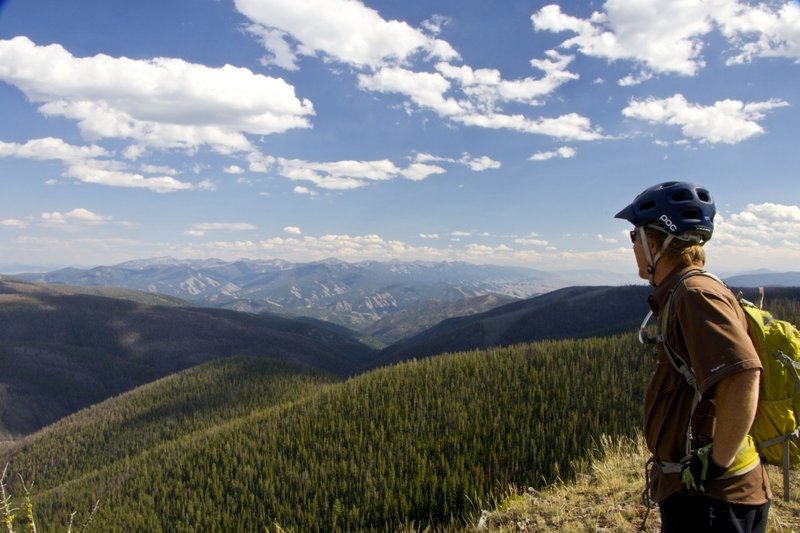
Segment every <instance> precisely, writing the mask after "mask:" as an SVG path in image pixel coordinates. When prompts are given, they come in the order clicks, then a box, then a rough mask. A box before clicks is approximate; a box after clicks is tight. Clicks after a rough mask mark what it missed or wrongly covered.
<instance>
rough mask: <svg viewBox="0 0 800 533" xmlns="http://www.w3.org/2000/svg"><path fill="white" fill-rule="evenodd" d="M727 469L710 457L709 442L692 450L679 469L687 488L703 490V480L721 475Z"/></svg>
mask: <svg viewBox="0 0 800 533" xmlns="http://www.w3.org/2000/svg"><path fill="white" fill-rule="evenodd" d="M727 471H728V469H727V468H725V467H724V466H720V465H718V464H717V463H715V462H714V459H712V458H711V445H710V444H709V445H707V446H703V447H702V448H698V449H696V450H694V451H693V452H692V454H691V455H690V456H689V460H688V461H686V462H685V463H684V465H683V468H682V469H681V482H683V484H684V485H686V488H688V489H695V490H697V491H700V492H704V491H705V487H703V482H704V481H709V480H712V479H717V478H719V477H722V475H723V474H725V472H727Z"/></svg>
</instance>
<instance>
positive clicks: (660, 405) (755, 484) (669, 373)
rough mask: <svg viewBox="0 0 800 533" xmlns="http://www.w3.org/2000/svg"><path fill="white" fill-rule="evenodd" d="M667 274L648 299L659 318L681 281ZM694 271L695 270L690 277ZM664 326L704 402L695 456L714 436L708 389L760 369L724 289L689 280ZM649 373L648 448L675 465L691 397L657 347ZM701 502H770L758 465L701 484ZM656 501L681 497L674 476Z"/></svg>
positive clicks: (696, 420) (664, 479) (660, 483)
mask: <svg viewBox="0 0 800 533" xmlns="http://www.w3.org/2000/svg"><path fill="white" fill-rule="evenodd" d="M690 270H693V269H692V268H686V269H682V270H676V271H674V272H672V273H671V274H670V275H669V276H667V278H666V279H665V280H664V281H663V282H662V283H661V284H660V285H659V286H658V287H657V288H656V290H655V291H654V293H653V295H652V296H651V297H650V305H651V307H652V308H653V312H654V314H655V315H656V317H657V318H658V321H659V324H661V321H662V319H663V317H662V316H661V315H662V310H663V309H664V305H665V303H666V300H667V296H668V294H669V291H670V290H671V289H672V288H673V287H674V286H675V284H676V283H677V282H678V280H679V279H680V277H681V275H683V274H684V273H686V272H688V271H690ZM695 270H696V269H695ZM668 312H669V318H668V320H667V328H668V331H667V332H666V335H667V339H668V340H669V342H670V344H671V346H672V347H673V348H674V349H675V351H676V352H677V353H678V354H680V355H681V356H682V357H683V358H684V359H685V360H686V362H687V364H689V366H690V367H691V368H692V371H693V373H694V375H695V377H696V379H697V386H698V389H699V390H700V392H701V393H702V394H703V399H702V400H701V401H700V404H699V405H698V406H697V408H696V410H695V412H694V416H693V417H692V434H693V437H694V443H693V445H692V447H693V448H698V447H701V446H704V445H706V444H708V443H710V442H711V441H712V435H713V432H714V405H713V403H712V402H711V401H710V400H711V399H713V393H714V386H715V385H716V384H717V383H719V382H720V381H721V380H722V379H724V378H726V377H728V376H731V375H733V374H736V373H737V372H742V371H744V370H748V369H753V368H758V369H760V368H761V362H760V360H759V358H758V354H757V353H756V351H755V348H754V347H753V343H752V342H751V341H750V338H749V337H748V335H747V322H746V319H745V316H744V313H743V311H742V309H741V307H740V306H739V303H738V302H737V301H736V298H735V297H734V295H733V294H732V293H731V291H730V290H728V288H727V287H725V286H724V285H722V284H721V283H719V282H718V281H716V280H714V279H711V278H709V277H707V276H691V277H689V278H686V280H685V281H684V282H683V283H681V284H680V286H679V287H678V288H677V289H676V290H675V293H674V294H673V296H672V300H671V302H670V305H669V310H668ZM654 362H655V370H654V372H653V375H652V377H651V378H650V383H649V384H648V386H647V391H646V392H645V404H644V434H645V440H646V441H647V445H648V448H649V449H650V451H651V452H652V453H653V455H654V457H655V458H656V459H658V460H660V461H666V462H679V461H680V460H681V458H683V457H684V455H685V449H686V428H687V424H688V422H689V415H690V411H691V406H692V400H693V398H694V394H695V391H694V389H693V388H692V387H691V386H690V385H689V384H688V383H687V382H686V379H685V378H684V377H683V375H681V374H680V373H678V371H676V370H675V369H674V368H673V366H672V365H671V364H670V361H669V359H668V358H667V355H666V353H665V352H664V347H663V345H661V344H659V346H658V349H657V350H656V352H655V354H654ZM705 488H706V492H705V494H706V495H707V496H711V497H713V498H717V499H720V500H725V501H729V502H733V503H742V504H750V505H759V504H762V503H765V502H766V501H767V500H768V499H770V498H771V495H772V494H771V491H770V487H769V480H768V479H767V474H766V470H765V469H764V467H763V465H759V466H758V467H757V468H755V469H754V470H751V471H750V472H748V473H746V474H744V475H741V476H736V477H732V478H729V479H724V480H713V481H710V482H706V483H705ZM654 491H655V492H654V494H655V496H654V497H655V500H656V501H662V500H664V499H666V498H667V497H668V496H670V495H671V494H673V493H674V492H677V491H681V492H684V493H687V494H688V493H689V492H687V491H688V489H686V488H685V487H684V486H683V485H682V484H681V481H680V474H663V475H662V476H661V477H660V478H659V479H657V480H656V482H655V485H654Z"/></svg>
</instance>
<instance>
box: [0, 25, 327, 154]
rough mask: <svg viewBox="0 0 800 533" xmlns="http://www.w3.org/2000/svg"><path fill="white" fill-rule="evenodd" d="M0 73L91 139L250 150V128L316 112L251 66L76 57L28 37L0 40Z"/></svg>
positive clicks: (304, 119)
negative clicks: (251, 68)
mask: <svg viewBox="0 0 800 533" xmlns="http://www.w3.org/2000/svg"><path fill="white" fill-rule="evenodd" d="M0 80H3V81H5V82H7V83H9V84H12V85H14V86H16V87H18V88H19V89H20V90H21V91H22V92H23V93H25V95H26V96H27V97H28V99H29V100H30V101H32V102H34V103H37V104H40V106H39V111H40V112H41V113H43V114H44V115H47V116H53V115H55V116H62V117H66V118H70V119H73V120H76V121H77V123H78V126H79V128H80V130H81V132H82V134H83V135H84V137H85V138H87V139H107V138H115V139H132V140H134V141H136V142H137V143H139V144H141V145H147V146H154V147H157V148H184V149H194V148H197V147H200V146H204V145H205V146H209V147H211V148H212V149H214V150H216V151H218V152H221V153H232V152H236V151H242V150H250V149H252V147H251V144H250V141H249V140H248V139H247V137H246V134H258V135H264V134H270V133H281V132H285V131H287V130H289V129H292V128H307V127H309V126H310V124H309V121H308V117H309V115H312V114H313V113H314V109H313V106H312V104H311V102H310V101H308V100H300V99H298V98H297V96H296V95H295V92H294V87H292V86H291V85H289V84H288V83H286V82H285V81H284V80H282V79H276V78H270V77H267V76H263V75H260V74H254V73H253V72H252V71H250V70H248V69H246V68H238V67H234V66H231V65H225V66H222V67H219V68H212V67H207V66H204V65H198V64H193V63H188V62H186V61H184V60H182V59H175V58H163V57H161V58H154V59H150V60H137V59H129V58H126V57H119V58H115V57H110V56H107V55H104V54H98V55H96V56H93V57H75V56H73V55H72V54H71V53H70V52H68V51H67V50H65V49H64V48H63V47H62V46H60V45H58V44H52V45H47V46H39V45H37V44H35V43H33V42H32V41H31V40H30V39H28V38H27V37H15V38H13V39H10V40H0ZM129 155H136V154H135V153H133V152H132V153H131V154H129Z"/></svg>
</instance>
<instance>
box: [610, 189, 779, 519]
mask: <svg viewBox="0 0 800 533" xmlns="http://www.w3.org/2000/svg"><path fill="white" fill-rule="evenodd" d="M715 214H716V209H715V205H714V200H713V198H712V197H711V194H710V193H709V191H708V190H707V189H705V188H704V187H701V186H698V185H695V184H692V183H688V182H679V181H671V182H665V183H660V184H658V185H655V186H653V187H650V188H648V189H646V190H645V191H644V192H642V193H641V194H639V195H638V196H637V197H636V198H635V199H634V200H633V202H631V203H630V204H629V205H628V206H626V207H625V208H624V209H622V211H620V212H619V213H617V215H616V218H621V219H624V220H627V221H628V222H630V223H631V224H633V226H634V229H633V230H632V231H631V232H630V237H631V241H632V243H633V253H634V256H635V259H636V264H637V267H638V270H639V276H640V277H642V278H643V279H646V280H648V281H649V282H650V284H651V285H652V286H653V287H654V290H653V293H652V294H651V295H650V297H649V299H648V303H649V305H650V308H651V309H652V310H653V314H654V315H655V316H656V319H657V322H658V324H659V331H661V332H662V335H661V336H660V337H659V338H658V339H657V341H656V342H657V348H656V350H655V353H654V363H655V369H654V371H653V374H652V376H651V378H650V381H649V383H648V385H647V389H646V392H645V399H644V436H645V440H646V442H647V446H648V448H649V450H650V452H651V453H652V455H653V458H652V459H651V461H650V462H649V463H648V478H649V479H648V488H647V489H646V491H645V492H646V495H647V497H648V500H650V499H652V501H655V502H657V503H658V506H659V509H660V513H661V531H663V532H673V531H678V532H680V533H685V532H686V531H736V532H739V531H742V532H744V531H753V532H762V531H766V527H767V516H768V512H769V505H770V500H771V498H772V492H771V488H770V484H769V479H768V477H767V473H766V470H765V468H764V465H762V464H761V461H760V460H759V458H758V454H757V452H756V450H755V446H754V444H753V441H752V438H750V436H749V435H748V431H749V429H750V426H751V424H752V422H753V419H754V417H755V414H756V406H757V401H758V390H759V378H760V373H761V363H760V361H759V358H758V354H757V353H756V351H755V347H754V346H753V344H752V341H751V340H750V338H749V337H748V335H747V323H746V321H745V316H744V313H743V312H742V309H741V307H740V306H739V304H738V302H737V300H736V298H735V296H734V295H733V294H732V293H731V291H730V290H729V289H728V288H727V287H726V286H725V285H724V284H723V283H722V282H721V281H719V280H718V279H716V278H713V277H712V276H708V275H697V274H698V273H699V272H700V271H703V269H704V267H705V262H706V254H705V249H704V247H703V245H704V244H705V243H706V242H708V240H709V239H711V235H712V233H713V231H714V216H715ZM662 328H663V329H662ZM687 367H688V368H687ZM687 370H688V372H687Z"/></svg>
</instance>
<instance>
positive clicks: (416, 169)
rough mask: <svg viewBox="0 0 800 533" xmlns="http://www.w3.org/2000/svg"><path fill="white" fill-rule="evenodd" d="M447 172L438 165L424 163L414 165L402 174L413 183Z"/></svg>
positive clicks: (401, 172) (402, 171)
mask: <svg viewBox="0 0 800 533" xmlns="http://www.w3.org/2000/svg"><path fill="white" fill-rule="evenodd" d="M445 172H447V171H446V170H445V169H443V168H442V167H439V166H436V165H425V164H423V163H412V164H410V165H409V166H408V167H407V168H405V169H403V170H401V171H400V174H401V175H402V176H403V177H404V178H407V179H410V180H412V181H422V180H424V179H426V178H428V177H430V176H433V175H434V174H444V173H445Z"/></svg>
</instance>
